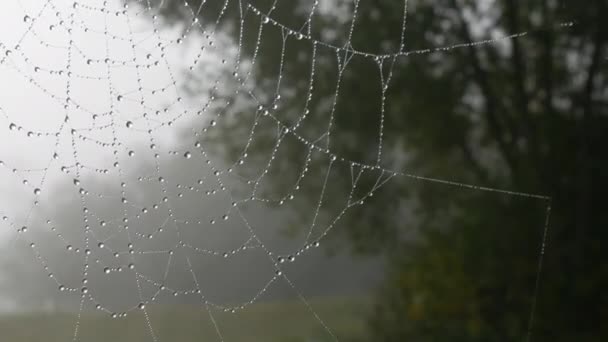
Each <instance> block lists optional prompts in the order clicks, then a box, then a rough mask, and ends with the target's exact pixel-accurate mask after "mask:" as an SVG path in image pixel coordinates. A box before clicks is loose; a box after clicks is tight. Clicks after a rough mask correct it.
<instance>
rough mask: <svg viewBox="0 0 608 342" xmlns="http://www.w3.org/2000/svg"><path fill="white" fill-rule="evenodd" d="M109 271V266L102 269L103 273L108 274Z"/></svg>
mask: <svg viewBox="0 0 608 342" xmlns="http://www.w3.org/2000/svg"><path fill="white" fill-rule="evenodd" d="M110 272H112V270H111V269H110V268H109V267H106V268H104V269H103V273H105V274H110Z"/></svg>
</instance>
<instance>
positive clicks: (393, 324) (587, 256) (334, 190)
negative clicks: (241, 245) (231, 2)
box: [167, 0, 608, 341]
mask: <svg viewBox="0 0 608 342" xmlns="http://www.w3.org/2000/svg"><path fill="white" fill-rule="evenodd" d="M169 3H170V4H172V3H173V2H169ZM252 3H254V4H256V6H258V7H259V8H262V9H263V10H268V9H269V8H270V3H271V2H265V1H252ZM478 3H481V2H477V1H458V0H433V1H409V4H410V6H411V7H410V9H409V15H408V20H407V30H406V35H405V46H406V50H416V49H426V48H433V47H437V46H445V45H451V44H456V43H460V42H469V41H472V40H476V39H486V38H488V37H490V35H491V34H500V35H506V34H512V33H518V32H524V31H525V32H527V35H526V36H524V37H520V38H517V39H510V40H508V41H505V42H498V43H493V44H483V45H478V46H464V47H459V48H454V49H451V50H449V51H447V52H435V53H428V54H421V55H416V54H414V55H410V56H408V57H400V58H398V59H396V60H395V66H394V70H393V80H392V81H391V83H390V87H389V88H388V90H387V93H386V97H387V102H386V105H387V107H386V111H385V131H384V134H385V135H384V139H383V146H384V149H385V151H391V152H390V153H388V152H385V154H384V155H383V158H382V163H381V164H382V166H384V167H387V168H393V169H399V168H403V167H406V168H407V170H408V172H411V173H416V174H422V175H425V176H429V177H438V178H442V179H453V180H458V181H462V182H468V183H474V184H483V185H487V186H492V187H498V188H508V189H516V190H521V191H526V192H533V193H543V194H548V195H550V196H551V197H552V198H553V209H554V210H553V212H554V215H553V216H552V219H551V231H550V236H549V240H548V245H547V254H546V255H545V259H544V261H545V262H544V268H543V273H542V282H541V287H540V289H539V290H540V291H539V297H538V307H537V311H536V314H535V325H534V333H533V335H532V337H533V340H534V341H562V340H563V341H573V340H576V341H600V340H605V339H607V338H608V331H606V328H605V326H606V324H605V321H606V318H607V316H608V312H607V311H606V309H605V308H606V307H608V305H607V304H608V297H607V296H606V295H605V294H602V293H604V292H605V291H604V289H605V288H606V286H607V285H608V268H607V267H606V266H604V265H608V262H607V257H606V253H605V251H603V250H602V248H601V244H602V242H604V241H606V237H607V236H606V235H607V233H606V232H607V231H608V230H606V227H607V226H608V216H607V214H606V210H605V209H604V208H603V207H604V206H605V204H604V202H605V201H604V197H605V196H604V193H605V191H606V190H607V189H608V184H607V181H606V177H605V174H607V173H608V158H606V153H605V151H604V149H605V146H606V138H607V137H608V136H607V135H606V133H605V132H606V131H607V129H608V119H607V118H608V115H607V114H608V113H607V108H608V103H607V102H606V92H605V89H606V87H607V86H608V85H607V81H608V77H606V75H607V73H606V71H607V70H606V69H607V68H608V64H607V63H606V62H605V61H606V40H608V21H606V20H605V18H603V17H602V15H604V14H605V13H606V7H607V4H606V2H605V1H603V0H593V1H578V2H575V1H570V2H566V1H549V0H538V1H527V2H518V1H515V0H500V1H496V2H492V4H491V8H492V13H493V14H492V18H494V19H492V20H493V23H492V25H491V28H489V29H487V30H485V32H483V33H482V34H481V35H475V34H474V33H473V32H474V31H475V28H476V26H475V25H479V24H472V23H471V22H470V20H469V19H467V18H468V17H467V16H465V15H464V13H465V12H467V13H472V14H473V15H475V14H479V15H481V16H484V15H487V16H489V14H487V13H486V14H482V13H481V12H480V9H479V6H477V4H478ZM299 4H300V2H298V1H279V6H278V7H277V8H276V10H275V11H274V12H272V14H271V16H273V18H276V19H277V20H279V21H280V22H283V23H290V25H291V23H293V26H294V27H296V26H297V27H299V25H300V24H302V23H303V22H304V21H305V20H306V16H307V14H306V13H305V12H301V11H298V10H296V8H297V7H298V5H299ZM402 5H403V2H402V1H380V0H378V1H365V0H362V1H361V2H360V4H359V9H358V13H359V15H358V19H357V23H356V26H355V30H354V35H353V39H352V41H351V45H352V46H353V47H354V48H355V49H358V50H361V51H372V52H376V53H384V52H390V51H396V50H397V49H398V48H399V41H400V33H401V31H400V27H401V24H402V13H403V7H402ZM167 8H168V9H170V8H172V7H171V6H168V7H167ZM203 12H204V11H203ZM168 13H169V17H170V18H173V19H177V20H179V18H180V16H179V13H177V12H171V11H170V10H169V11H168ZM208 13H211V15H212V14H213V13H215V12H214V11H209V12H208ZM378 13H379V15H377V14H378ZM236 22H238V21H237V20H235V15H233V16H232V17H230V14H229V13H228V12H227V14H226V19H225V23H226V26H230V25H231V23H232V24H234V23H236ZM568 22H572V23H573V26H569V25H563V24H564V23H568ZM258 25H259V22H255V20H252V21H251V22H248V24H247V27H246V29H245V32H246V36H247V37H255V36H257V33H258V28H259V26H258ZM348 27H349V25H347V24H344V25H341V24H340V23H339V22H338V21H337V20H335V18H332V16H331V14H327V15H326V17H323V16H318V19H317V20H316V21H315V24H314V26H313V34H314V35H315V36H321V35H320V33H322V32H332V33H333V34H332V36H333V37H334V38H332V39H330V40H329V42H330V43H334V44H336V45H340V44H343V43H344V38H345V37H346V36H347V31H348ZM230 30H231V31H233V32H237V31H238V29H236V28H234V27H233V28H232V29H230ZM263 30H264V31H263V35H262V37H263V40H262V42H261V47H260V56H259V57H258V64H257V69H256V72H257V78H258V79H257V83H258V86H259V87H258V88H257V89H258V90H259V92H260V93H261V94H262V97H264V94H266V96H265V98H270V97H271V96H272V94H273V93H274V92H275V89H274V87H276V84H275V83H273V80H274V81H276V75H277V74H278V72H279V70H278V69H277V66H278V65H279V60H280V57H281V53H280V51H281V49H280V48H281V46H280V41H281V39H280V38H279V37H280V34H279V32H278V31H277V29H276V28H272V27H263ZM246 41H247V42H248V43H247V44H246V46H245V50H246V51H249V50H251V49H252V47H253V45H252V41H251V39H247V40H246ZM288 44H289V45H288V48H287V49H286V53H285V55H284V57H285V60H286V61H287V64H286V67H285V69H284V70H283V71H282V72H283V75H284V78H283V80H282V82H283V83H282V85H281V87H282V88H281V90H282V91H284V93H286V94H291V95H288V96H285V97H284V99H283V100H282V102H281V108H282V109H281V110H280V111H279V113H278V114H279V116H280V119H281V120H283V121H284V122H285V123H288V124H289V123H293V121H294V118H297V117H298V115H299V114H301V110H302V107H303V101H302V98H303V97H304V96H302V94H306V93H307V87H308V80H309V76H310V60H311V58H310V57H311V55H312V47H311V44H307V43H306V42H293V41H291V40H290V41H289V43H288ZM248 49H249V50H248ZM298 55H302V56H304V58H297V56H298ZM389 62H390V61H388V60H387V61H384V64H388V63H389ZM379 75H380V74H379V71H378V66H377V65H376V63H375V62H374V61H373V59H371V58H367V57H360V56H355V57H353V59H352V61H351V63H350V64H349V67H348V68H347V69H346V71H345V73H344V75H343V79H342V80H341V83H340V85H341V87H340V94H339V98H338V102H337V107H336V111H335V127H336V128H335V129H334V131H332V138H331V143H330V144H329V148H330V149H331V150H332V151H334V152H336V153H337V154H339V155H341V156H344V157H346V158H348V159H351V160H356V161H360V162H363V163H368V164H373V163H374V162H375V157H376V155H377V149H378V141H379V139H378V134H379V132H378V127H379V120H380V118H379V108H380V97H381V89H380V82H379V78H380V76H379ZM337 76H338V74H337V67H336V60H335V53H334V52H333V51H330V50H329V49H324V48H322V47H319V49H318V51H317V60H316V69H315V79H314V80H313V81H314V84H315V92H314V96H313V98H312V100H311V103H310V112H311V116H310V117H309V118H308V119H307V122H306V124H305V125H303V126H302V127H301V129H300V131H299V133H300V134H301V135H303V136H305V137H309V138H311V140H314V139H315V138H318V137H319V133H323V129H325V128H326V127H327V121H328V116H329V112H330V111H329V110H328V107H327V103H331V102H332V101H333V97H334V92H335V89H336V87H337V81H338V77H337ZM302 80H306V82H302ZM282 93H283V92H282ZM250 109H251V108H249V109H245V110H250ZM245 110H244V111H245ZM263 127H264V126H263V125H261V127H260V132H269V131H268V130H267V131H264V128H263ZM269 127H273V126H272V125H269ZM319 127H321V128H319ZM247 128H248V126H239V124H238V123H233V124H232V125H227V126H226V129H225V130H224V131H220V133H219V134H218V136H217V139H225V137H226V136H233V135H234V134H235V131H236V130H247ZM270 129H274V128H270ZM319 130H320V131H319ZM227 134H229V135H227ZM260 134H261V135H260V136H256V137H257V138H259V139H257V140H256V141H255V144H254V145H253V146H252V148H253V149H254V150H255V149H267V148H268V144H270V143H272V141H273V139H274V138H275V137H274V136H273V135H272V134H270V135H269V134H266V135H265V133H260ZM228 145H230V144H228ZM286 145H287V146H289V147H286V149H287V150H286V151H285V152H284V153H285V155H289V156H293V157H291V159H290V160H291V161H292V163H284V164H281V165H279V166H277V167H278V168H279V169H277V170H274V171H275V174H293V173H296V171H295V169H293V168H294V167H297V166H298V165H301V164H299V163H298V162H296V161H295V159H297V158H301V156H302V155H303V154H305V150H302V146H301V145H298V144H286ZM227 149H228V152H227V155H228V156H234V155H235V154H237V153H238V152H237V151H238V146H235V147H234V150H231V147H230V146H228V147H227ZM394 157H406V158H405V159H406V160H407V162H406V163H405V164H404V163H400V162H396V161H395V160H400V159H404V158H394ZM260 162H261V161H260ZM322 165H324V162H323V160H313V161H312V164H311V166H310V169H311V170H312V171H311V175H310V177H311V178H313V179H317V180H318V179H322V178H323V171H324V168H323V167H321V166H322ZM289 170H291V172H287V171H289ZM349 177H350V175H349V174H348V172H347V171H345V172H344V173H342V174H341V177H337V179H336V181H335V182H331V183H330V187H329V189H328V193H330V194H341V193H344V192H345V191H346V192H348V190H349V187H350V183H349V182H348V181H344V180H348V179H349ZM271 179H275V180H276V183H274V184H269V185H268V186H269V187H271V188H272V189H273V190H277V189H284V188H285V187H286V186H287V184H289V183H290V180H286V178H283V177H272V178H271ZM340 179H342V181H340ZM372 181H373V177H372V179H369V180H365V181H364V182H363V185H362V186H361V188H362V189H369V183H371V182H372ZM308 189H309V190H310V191H309V193H308V194H305V196H306V197H305V200H304V202H303V203H304V204H303V205H302V206H301V208H302V211H306V212H310V210H311V208H313V207H314V203H315V201H316V199H317V197H316V196H317V195H318V191H319V187H318V186H316V187H315V186H311V187H309V188H308ZM397 199H398V200H397ZM328 202H329V204H328V205H327V206H326V207H324V208H323V209H324V210H326V211H327V212H332V210H335V209H336V208H335V207H333V206H332V204H331V201H328ZM305 203H308V205H305ZM545 205H546V203H543V202H542V201H534V200H529V199H525V200H522V199H516V198H514V197H509V196H504V195H494V194H488V193H486V192H483V191H470V190H465V189H461V188H451V187H449V186H446V185H433V184H430V183H427V182H416V181H413V180H412V179H407V178H401V179H397V180H393V181H392V183H391V186H390V187H387V188H385V189H383V190H382V191H379V192H377V193H376V194H375V196H374V197H373V198H370V199H369V200H366V205H364V206H362V207H359V208H357V209H356V210H355V211H354V212H353V213H352V214H351V215H349V216H345V217H344V219H343V226H344V227H347V228H346V229H342V230H340V231H341V232H343V235H342V236H334V239H335V240H342V239H341V238H343V237H344V235H346V236H348V237H349V238H350V242H351V244H352V246H353V247H354V250H356V251H358V252H365V253H370V252H372V253H378V252H381V251H382V252H385V253H387V254H388V256H389V258H390V259H391V264H392V265H393V268H392V275H391V276H390V277H389V278H388V279H387V282H386V284H385V288H384V290H383V291H381V295H380V297H379V301H380V303H379V304H378V306H377V314H376V315H375V316H374V317H373V318H372V320H371V321H372V326H373V327H374V328H375V329H376V334H375V335H377V336H378V338H377V339H375V340H376V341H380V340H383V341H405V340H413V341H516V340H517V341H521V340H522V339H523V338H524V337H525V336H526V333H527V329H528V322H529V321H528V319H529V317H528V315H529V313H530V310H531V305H532V301H533V289H534V286H535V285H534V284H535V279H536V275H537V263H538V253H539V248H540V244H541V240H540V238H541V236H542V227H543V223H544V222H543V220H544V218H543V215H544V213H545V212H544V208H545ZM404 206H406V207H408V208H410V209H411V210H410V211H408V212H407V213H404V211H403V208H404ZM410 212H411V213H413V216H414V217H415V220H413V221H412V222H413V223H411V224H400V223H399V222H403V220H404V216H408V215H409V214H410ZM404 237H405V238H404Z"/></svg>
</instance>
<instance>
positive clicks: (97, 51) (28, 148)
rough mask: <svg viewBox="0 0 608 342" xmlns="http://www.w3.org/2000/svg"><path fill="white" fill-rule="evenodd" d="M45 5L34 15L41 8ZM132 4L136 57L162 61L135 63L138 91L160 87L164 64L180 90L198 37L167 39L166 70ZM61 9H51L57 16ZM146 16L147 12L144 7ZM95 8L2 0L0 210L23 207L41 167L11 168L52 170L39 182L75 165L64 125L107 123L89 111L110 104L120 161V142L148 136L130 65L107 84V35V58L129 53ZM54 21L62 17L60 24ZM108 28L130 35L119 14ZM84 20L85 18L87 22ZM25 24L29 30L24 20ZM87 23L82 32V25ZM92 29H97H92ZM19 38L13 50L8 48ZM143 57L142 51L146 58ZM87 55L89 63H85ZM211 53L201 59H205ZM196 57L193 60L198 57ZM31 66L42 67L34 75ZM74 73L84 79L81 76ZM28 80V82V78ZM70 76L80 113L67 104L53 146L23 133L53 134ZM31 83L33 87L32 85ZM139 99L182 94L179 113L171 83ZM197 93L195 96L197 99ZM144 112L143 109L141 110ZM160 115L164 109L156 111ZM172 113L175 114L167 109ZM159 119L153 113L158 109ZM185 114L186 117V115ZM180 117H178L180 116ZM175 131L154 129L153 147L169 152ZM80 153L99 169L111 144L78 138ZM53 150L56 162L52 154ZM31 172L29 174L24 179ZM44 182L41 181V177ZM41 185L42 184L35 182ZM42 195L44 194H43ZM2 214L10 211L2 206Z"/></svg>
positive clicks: (153, 103)
mask: <svg viewBox="0 0 608 342" xmlns="http://www.w3.org/2000/svg"><path fill="white" fill-rule="evenodd" d="M79 3H80V4H87V3H90V4H92V5H98V4H99V3H100V2H98V1H80V2H79ZM42 8H44V10H43V11H42V13H41V15H38V14H39V13H40V12H41V9H42ZM106 8H108V9H110V12H111V13H114V12H116V11H122V10H123V9H122V8H121V6H120V5H119V4H118V1H116V4H112V1H111V2H109V4H108V5H107V6H106ZM136 10H137V9H135V8H130V9H129V11H130V12H129V13H133V15H130V16H129V17H130V24H131V28H132V30H133V32H134V35H133V37H134V41H137V48H136V54H137V62H138V63H139V64H149V63H153V62H154V61H160V63H159V65H158V66H156V67H152V68H149V69H147V68H141V69H140V76H141V81H142V84H143V86H144V88H148V89H153V88H161V87H164V86H166V85H168V84H169V83H170V79H171V78H170V74H169V72H168V70H171V73H173V76H174V77H176V78H177V81H178V85H177V86H178V87H177V91H181V90H180V86H181V84H179V83H180V81H182V82H183V81H184V75H183V71H184V70H185V68H186V64H185V63H186V62H187V63H190V64H191V63H192V61H193V60H194V51H193V50H194V49H192V48H190V47H192V46H197V45H198V46H200V43H197V44H190V43H192V42H193V41H196V40H197V39H198V40H200V39H199V38H198V36H197V35H196V34H190V35H189V36H188V37H187V38H186V40H185V41H184V43H183V44H181V45H177V44H176V43H173V44H172V45H170V47H169V48H167V49H166V50H165V52H166V58H167V61H168V64H169V65H170V69H169V68H167V66H166V65H164V64H163V63H164V62H163V61H162V59H161V58H160V56H159V55H160V53H161V52H160V49H159V48H158V46H157V45H156V44H157V43H158V39H157V37H155V36H154V35H153V34H152V31H153V27H152V25H151V21H150V20H149V18H142V19H138V18H137V17H136V16H135V15H134V14H135V12H136ZM73 11H75V12H74V13H76V16H75V18H76V25H75V27H74V29H73V31H72V36H71V37H72V39H73V40H74V46H77V47H78V49H79V50H80V51H81V52H82V53H83V54H85V55H86V57H84V56H83V55H82V54H80V53H79V52H78V51H76V50H75V49H73V50H72V51H73V56H72V64H71V71H72V73H73V75H75V76H73V77H68V76H67V72H68V70H67V65H66V62H67V56H68V49H67V47H68V45H69V44H68V42H69V39H70V35H69V34H68V32H67V30H66V28H67V26H68V25H69V20H68V18H67V17H66V16H68V15H69V14H70V13H71V12H73ZM57 12H59V13H61V16H57V15H56V13H57ZM146 15H147V16H149V13H146ZM104 17H106V16H105V15H104V14H103V13H101V12H99V11H97V10H90V9H86V8H83V6H80V7H79V8H78V9H77V10H74V9H73V8H72V2H70V1H52V2H50V3H49V4H48V5H47V6H46V7H44V1H40V0H9V1H3V2H2V9H1V10H0V23H2V25H1V27H0V44H2V45H1V46H2V48H0V50H1V51H0V52H1V55H2V57H5V53H6V50H7V49H8V50H11V51H12V53H11V54H10V56H9V57H8V58H7V59H6V60H5V61H4V63H3V64H2V65H0V160H2V161H3V162H4V163H5V167H0V179H1V182H0V208H2V210H3V211H5V213H6V214H9V215H11V216H13V215H15V214H17V213H15V211H18V212H19V211H22V210H23V205H26V206H28V205H29V203H31V200H32V197H33V196H29V195H30V192H31V191H33V189H34V187H36V186H37V185H36V183H37V182H39V181H40V177H41V175H42V174H41V173H31V174H29V175H26V174H15V173H12V172H11V169H12V168H13V167H16V168H28V169H30V168H31V169H39V168H45V167H47V165H49V162H51V164H50V168H51V170H50V172H49V174H48V176H47V182H49V183H50V182H53V181H54V179H56V178H57V177H60V178H63V179H65V178H66V175H65V174H64V173H61V172H60V171H59V169H60V167H61V166H63V165H72V164H74V159H73V157H72V153H73V148H72V146H71V135H70V130H71V129H72V128H74V129H76V130H80V129H83V128H87V127H92V126H94V125H96V126H103V125H108V124H110V120H109V116H105V117H104V116H103V115H99V118H98V119H96V120H95V121H94V120H93V119H92V115H93V114H92V113H100V114H101V113H104V112H108V111H109V109H110V103H111V102H112V103H113V104H114V106H115V108H114V110H115V112H116V114H115V115H114V118H115V120H116V127H117V128H118V130H117V132H116V134H117V137H118V139H119V140H120V141H121V142H123V143H125V147H123V148H122V149H119V150H120V151H119V153H120V154H121V155H120V158H125V157H126V154H127V149H128V148H133V146H135V145H138V144H143V143H146V144H147V143H148V141H149V140H148V136H147V134H146V133H145V132H144V131H145V129H147V127H145V126H146V123H145V121H144V120H142V119H141V116H142V114H143V112H144V111H146V110H147V109H144V108H142V107H141V106H140V105H139V101H140V98H139V96H140V95H139V94H138V93H137V89H138V83H137V78H138V77H137V70H136V68H135V67H134V66H133V65H129V66H125V67H122V66H116V67H113V68H111V69H112V71H111V73H112V74H111V77H110V79H111V82H112V87H113V88H114V90H113V92H112V94H113V95H111V92H110V88H109V84H108V81H107V70H106V65H105V64H104V63H103V62H102V61H103V60H104V59H105V58H106V55H107V53H106V51H105V49H106V42H107V43H108V49H109V56H110V58H112V59H114V60H131V59H132V58H133V50H132V49H131V47H130V43H128V41H120V40H109V41H108V39H107V35H104V34H103V33H102V32H103V30H104ZM61 20H64V23H63V25H64V26H62V24H61V22H60V21H61ZM107 20H108V27H109V30H110V32H111V33H112V34H115V35H116V36H119V37H123V38H129V37H130V32H129V26H128V22H127V20H126V19H125V16H122V15H121V16H115V15H113V14H110V15H107ZM85 23H86V24H85ZM30 25H32V28H31V30H28V27H29V26H30ZM82 25H86V26H87V27H89V28H90V29H89V31H88V32H84V30H83V26H82ZM159 28H160V29H161V32H160V35H161V36H162V38H164V39H166V41H165V42H164V43H165V44H166V43H167V42H168V41H169V40H173V41H175V40H176V39H177V38H178V37H179V32H178V31H177V30H173V32H168V31H167V30H166V29H164V28H161V27H159ZM95 31H98V32H95ZM17 44H19V46H20V49H19V50H16V49H15V46H16V45H17ZM148 54H150V56H149V57H148ZM88 59H92V60H97V61H99V62H97V61H93V62H92V63H91V64H87V60H88ZM209 60H213V58H212V57H209V56H207V62H208V61H209ZM199 63H200V62H199ZM35 68H40V69H39V70H38V71H37V72H35ZM48 70H55V71H60V70H61V71H62V73H63V74H62V75H58V74H57V73H55V74H49V72H48ZM78 76H87V77H92V79H82V78H79V77H78ZM30 78H32V79H33V82H32V81H31V80H29V79H30ZM68 78H70V83H71V94H70V98H71V99H72V101H73V103H78V104H79V105H80V106H82V107H83V108H86V110H80V109H77V108H75V107H74V106H72V107H70V108H69V109H68V110H67V114H68V115H69V122H68V126H66V127H64V129H63V131H62V132H61V135H60V138H59V143H58V146H57V148H55V146H54V145H55V141H56V139H55V138H54V137H49V136H46V137H36V136H34V137H27V132H28V131H33V132H37V131H40V132H56V131H57V130H58V128H59V127H61V124H62V123H63V121H64V118H65V116H66V110H65V109H64V108H63V104H64V103H65V98H66V97H67V96H66V85H67V80H68ZM36 84H37V85H38V86H36ZM118 94H124V98H125V99H127V100H123V101H120V102H119V101H117V96H118ZM144 95H145V101H146V106H149V107H157V108H164V107H165V106H166V105H167V104H169V103H172V102H174V101H175V100H176V99H177V98H178V97H179V96H183V97H184V98H185V99H184V101H183V103H180V104H177V105H174V106H173V107H172V108H174V110H175V112H178V111H179V112H182V111H183V110H184V109H186V108H187V107H188V106H190V105H191V104H189V103H188V102H189V101H188V100H189V99H187V98H186V96H185V95H181V94H177V92H176V89H174V88H170V89H168V90H167V91H166V92H163V93H160V92H159V93H156V94H153V95H152V94H151V93H150V92H148V93H145V92H144ZM52 96H56V98H55V99H53V98H52ZM200 102H201V99H198V103H200ZM148 109H149V108H148ZM163 115H164V116H165V117H166V116H167V114H163ZM174 115H177V114H174ZM159 117H160V116H159ZM127 121H132V122H133V123H134V128H135V129H127V128H126V122H127ZM184 121H186V122H184ZM187 121H188V120H182V121H181V123H182V124H184V123H187ZM11 123H14V124H16V125H17V126H22V127H23V130H21V131H17V130H12V131H11V130H10V129H9V125H10V124H11ZM178 131H179V124H178V125H175V126H173V127H171V128H164V129H161V130H159V131H158V132H157V133H156V134H154V136H155V138H156V139H158V140H157V144H158V145H159V146H161V148H164V149H168V148H169V147H171V146H172V145H173V144H174V143H175V137H176V134H177V132H178ZM83 134H84V135H86V136H87V137H90V138H94V139H96V140H98V141H104V142H111V137H112V133H111V129H110V128H106V129H98V130H95V131H93V132H87V131H84V132H83ZM77 144H78V146H77V151H78V153H79V159H80V160H81V161H84V162H86V163H87V164H88V165H90V166H93V167H97V168H100V169H108V168H111V163H112V161H111V160H112V158H111V154H110V153H111V152H112V149H111V148H109V147H108V148H103V147H99V146H97V145H95V144H93V143H91V142H82V141H80V142H77ZM54 153H57V154H58V155H59V159H57V160H53V159H52V156H53V154H54ZM26 176H27V177H28V179H29V181H30V185H29V187H28V186H24V184H23V183H22V181H23V179H22V178H24V177H26ZM30 178H31V179H30ZM49 183H47V184H49ZM28 189H29V190H28ZM43 189H44V187H43ZM42 196H44V194H43V195H42ZM6 211H8V212H6Z"/></svg>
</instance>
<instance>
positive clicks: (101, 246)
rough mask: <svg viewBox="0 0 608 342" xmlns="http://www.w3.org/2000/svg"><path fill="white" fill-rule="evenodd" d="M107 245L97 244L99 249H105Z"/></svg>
mask: <svg viewBox="0 0 608 342" xmlns="http://www.w3.org/2000/svg"><path fill="white" fill-rule="evenodd" d="M105 246H106V245H105V244H104V243H103V242H100V243H98V244H97V247H99V248H104V247H105Z"/></svg>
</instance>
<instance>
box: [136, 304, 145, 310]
mask: <svg viewBox="0 0 608 342" xmlns="http://www.w3.org/2000/svg"><path fill="white" fill-rule="evenodd" d="M137 308H139V309H140V310H143V309H145V308H146V304H144V303H139V305H138V306H137Z"/></svg>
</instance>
